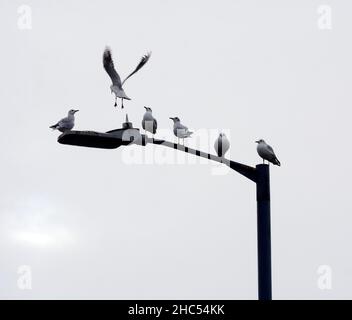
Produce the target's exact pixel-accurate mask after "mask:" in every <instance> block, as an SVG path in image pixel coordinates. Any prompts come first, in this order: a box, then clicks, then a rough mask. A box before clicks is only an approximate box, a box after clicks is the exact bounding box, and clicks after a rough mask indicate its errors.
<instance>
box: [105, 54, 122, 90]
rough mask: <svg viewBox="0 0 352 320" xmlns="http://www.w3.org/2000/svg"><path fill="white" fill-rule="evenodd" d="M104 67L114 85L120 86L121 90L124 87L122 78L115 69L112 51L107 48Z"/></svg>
mask: <svg viewBox="0 0 352 320" xmlns="http://www.w3.org/2000/svg"><path fill="white" fill-rule="evenodd" d="M103 65H104V69H105V71H106V72H107V74H108V75H109V77H110V78H111V81H112V83H113V85H115V86H118V87H119V88H121V87H122V85H121V78H120V76H119V74H118V73H117V71H116V70H115V67H114V61H113V60H112V55H111V50H110V49H109V48H106V49H105V50H104V54H103Z"/></svg>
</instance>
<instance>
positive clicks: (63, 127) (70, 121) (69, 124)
mask: <svg viewBox="0 0 352 320" xmlns="http://www.w3.org/2000/svg"><path fill="white" fill-rule="evenodd" d="M76 112H78V110H74V109H71V110H70V111H69V112H68V115H67V117H65V118H62V119H61V120H60V121H59V122H58V123H56V124H54V125H52V126H51V127H50V128H51V129H53V130H59V131H61V132H65V131H68V130H72V129H73V127H74V126H75V113H76Z"/></svg>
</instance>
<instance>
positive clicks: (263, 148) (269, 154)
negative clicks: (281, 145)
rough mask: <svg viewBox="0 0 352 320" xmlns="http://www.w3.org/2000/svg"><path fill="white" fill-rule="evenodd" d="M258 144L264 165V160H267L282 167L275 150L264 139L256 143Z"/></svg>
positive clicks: (258, 150)
mask: <svg viewBox="0 0 352 320" xmlns="http://www.w3.org/2000/svg"><path fill="white" fill-rule="evenodd" d="M256 143H258V146H257V152H258V154H259V156H260V157H261V158H263V163H264V160H267V161H269V162H271V163H273V164H275V165H277V166H280V165H281V163H280V161H279V159H278V158H276V155H275V153H274V150H273V148H272V147H270V146H269V145H268V144H267V143H266V142H265V141H264V140H263V139H260V140H258V141H256Z"/></svg>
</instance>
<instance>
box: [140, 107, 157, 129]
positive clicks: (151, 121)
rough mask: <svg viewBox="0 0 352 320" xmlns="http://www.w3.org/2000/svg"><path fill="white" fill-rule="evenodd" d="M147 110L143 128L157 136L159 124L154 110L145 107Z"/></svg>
mask: <svg viewBox="0 0 352 320" xmlns="http://www.w3.org/2000/svg"><path fill="white" fill-rule="evenodd" d="M144 108H145V110H146V111H145V114H144V116H143V120H142V127H143V129H144V130H146V131H148V132H150V133H152V134H155V133H156V129H157V128H158V122H157V121H156V119H155V118H154V117H153V114H152V109H151V108H148V107H144Z"/></svg>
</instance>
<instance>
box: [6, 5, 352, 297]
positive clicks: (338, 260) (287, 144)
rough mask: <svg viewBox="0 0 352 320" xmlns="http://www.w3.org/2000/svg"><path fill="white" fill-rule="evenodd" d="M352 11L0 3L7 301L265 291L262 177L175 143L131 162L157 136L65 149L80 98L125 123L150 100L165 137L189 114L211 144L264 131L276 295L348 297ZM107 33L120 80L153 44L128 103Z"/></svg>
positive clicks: (85, 110) (99, 118) (109, 122)
mask: <svg viewBox="0 0 352 320" xmlns="http://www.w3.org/2000/svg"><path fill="white" fill-rule="evenodd" d="M23 4H25V5H29V6H30V8H31V10H32V28H31V29H21V28H19V26H18V23H19V18H20V17H21V14H19V13H18V11H17V10H18V8H19V7H20V6H21V5H23ZM324 4H325V5H330V7H331V12H332V29H328V30H326V29H321V28H319V25H318V22H319V17H320V15H319V13H318V8H319V6H320V5H324ZM351 13H352V5H351V2H350V1H325V2H324V3H321V2H320V1H306V0H305V1H303V0H301V1H297V0H292V1H291V0H286V1H279V0H277V1H274V0H272V1H248V0H246V1H233V0H228V1H225V0H222V1H204V0H203V1H180V0H178V1H165V0H162V1H161V0H159V1H156V0H153V1H91V2H88V1H74V2H73V1H33V0H32V1H31V0H28V1H26V2H25V3H23V2H20V1H9V0H7V1H6V0H5V1H4V0H3V1H1V3H0V36H1V41H2V45H1V55H0V57H1V59H0V103H1V135H0V147H1V157H0V173H1V176H0V177H1V180H0V181H1V183H0V255H1V264H0V297H1V298H18V299H28V298H31V299H37V298H47V299H54V298H68V299H72V298H74V299H76V298H83V299H84V298H97V299H102V298H107V299H154V298H158V299H256V298H257V259H256V202H255V186H254V184H253V183H252V182H250V181H249V180H246V179H245V178H243V177H241V176H240V175H238V174H237V173H235V172H229V171H226V170H225V171H222V170H220V169H219V168H218V167H217V166H216V165H214V164H211V163H207V161H205V163H204V161H202V162H201V163H200V160H198V159H194V158H192V157H190V158H191V159H188V158H187V159H186V161H182V159H183V160H184V158H182V156H180V155H176V154H175V151H173V150H169V151H167V153H166V154H164V156H167V157H168V159H171V160H170V161H169V162H173V163H168V164H160V161H159V162H158V161H156V162H158V163H155V161H151V163H146V161H145V160H143V158H142V160H138V159H139V158H138V156H141V155H142V156H145V155H146V153H147V156H148V157H149V159H150V157H152V159H153V154H154V152H159V156H160V151H157V150H159V148H161V147H155V148H154V147H153V146H147V147H146V148H145V149H142V148H141V147H131V148H130V149H128V148H125V149H117V150H112V151H111V150H99V149H88V148H78V147H71V146H66V145H60V144H58V143H57V142H56V139H57V136H58V132H51V130H50V129H49V126H50V125H52V124H54V123H55V122H56V121H58V120H59V119H60V118H62V117H64V116H65V115H66V113H67V111H68V110H69V109H71V108H77V109H79V110H80V112H79V113H77V117H76V129H79V130H88V129H89V130H96V131H102V132H104V131H107V130H110V129H113V128H117V127H121V123H122V122H123V120H124V117H125V111H127V112H128V115H129V117H130V120H131V121H132V122H133V123H134V125H135V126H137V127H139V126H140V121H141V119H142V116H143V113H144V108H143V106H144V105H147V106H150V107H151V108H152V109H153V114H154V115H155V117H156V118H157V119H158V123H159V128H160V131H159V132H160V133H159V135H158V134H157V136H158V137H164V136H165V137H167V138H168V139H169V140H173V136H172V131H171V128H172V122H171V120H169V119H168V118H169V117H170V116H178V117H179V118H181V120H182V122H184V123H185V124H186V125H188V126H189V127H190V128H192V130H194V131H195V132H196V133H195V136H194V137H193V138H191V139H188V142H187V143H188V145H189V146H194V147H199V145H201V147H200V148H201V149H202V150H204V151H211V152H213V140H214V137H215V136H216V135H217V133H218V129H219V130H226V132H228V133H229V134H228V136H229V137H230V140H231V155H230V156H231V158H232V159H233V160H236V161H240V162H243V163H246V164H249V165H255V164H257V163H260V162H261V160H260V158H259V157H258V155H257V153H256V149H255V148H256V145H255V143H254V141H255V140H256V139H258V138H264V139H265V140H266V141H267V142H268V143H269V144H271V145H272V146H273V147H274V149H275V151H276V153H277V156H278V158H279V159H280V161H281V163H282V166H281V167H280V168H279V167H271V192H272V262H273V298H275V299H338V298H340V299H347V298H351V297H352V296H351V289H350V288H351V286H352V259H351V250H350V243H351V241H352V235H351V232H350V228H351V222H352V219H351V214H352V210H351V201H350V197H351V189H350V181H351V178H352V174H351V170H350V169H349V166H350V163H351V160H352V153H351V150H350V147H349V144H350V138H351V133H350V132H351V129H350V128H351V125H350V122H351V100H352V99H351V89H350V86H351V74H352V73H351V71H352V68H351V57H352V52H351V51H352V50H351V49H352V47H351V45H350V42H351V41H350V38H351V27H352V22H351ZM105 45H109V46H111V48H112V50H113V57H114V61H115V66H116V68H117V69H118V71H119V72H120V73H121V75H122V77H124V76H125V75H127V74H128V73H129V72H130V71H132V69H133V68H134V67H135V66H136V65H137V63H138V61H139V59H140V58H141V56H142V55H143V54H145V53H146V52H147V51H148V50H151V51H153V54H152V57H151V59H150V61H149V62H148V64H147V65H146V66H145V67H144V68H143V69H142V70H141V71H139V72H138V73H137V74H136V75H135V76H133V77H132V78H131V79H130V80H129V81H128V82H127V83H126V86H125V91H126V93H127V95H128V96H130V97H131V98H132V100H131V101H126V103H125V111H121V110H120V109H117V108H116V109H115V108H113V102H114V99H113V96H112V95H111V94H110V89H109V86H110V79H109V78H108V76H107V74H106V73H105V71H104V69H103V67H102V53H103V50H104V47H105ZM165 132H166V134H165ZM208 139H210V143H208ZM131 151H133V154H134V155H133V154H132V155H131V154H130V153H131ZM134 157H136V158H134ZM177 157H178V158H177ZM132 158H133V159H134V161H131V159H132ZM156 158H157V157H156ZM133 159H132V160H133ZM157 160H158V159H157ZM190 162H191V163H190ZM219 170H220V171H219ZM21 265H28V266H30V268H31V272H32V289H31V290H21V289H20V288H18V286H17V280H18V278H19V277H20V275H19V274H18V273H17V271H18V268H19V266H21ZM321 265H328V266H330V267H331V270H332V288H331V289H330V290H321V289H319V287H318V279H319V274H318V273H317V270H318V268H319V266H321Z"/></svg>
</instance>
